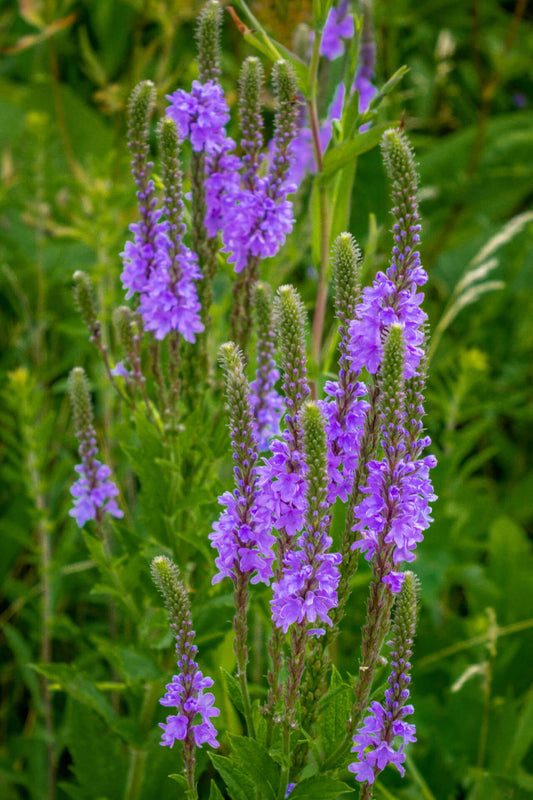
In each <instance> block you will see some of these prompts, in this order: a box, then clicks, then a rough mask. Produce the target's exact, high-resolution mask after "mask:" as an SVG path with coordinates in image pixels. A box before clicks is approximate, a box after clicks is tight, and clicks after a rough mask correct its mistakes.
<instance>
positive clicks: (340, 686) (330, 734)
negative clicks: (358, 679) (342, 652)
mask: <svg viewBox="0 0 533 800" xmlns="http://www.w3.org/2000/svg"><path fill="white" fill-rule="evenodd" d="M352 704H353V689H352V688H351V687H350V686H348V684H346V683H345V682H344V681H343V680H342V677H341V675H340V674H339V672H338V670H337V669H336V668H335V667H333V670H332V674H331V681H330V685H329V690H328V692H327V694H326V695H325V696H324V697H323V698H322V700H321V703H320V715H319V718H318V723H317V729H318V731H319V734H320V739H321V744H322V748H323V750H324V753H325V755H326V757H327V756H328V755H330V754H331V753H334V752H335V750H336V749H337V747H338V745H339V743H340V740H341V739H343V738H344V736H345V735H346V721H347V720H348V717H349V716H350V711H351V708H352Z"/></svg>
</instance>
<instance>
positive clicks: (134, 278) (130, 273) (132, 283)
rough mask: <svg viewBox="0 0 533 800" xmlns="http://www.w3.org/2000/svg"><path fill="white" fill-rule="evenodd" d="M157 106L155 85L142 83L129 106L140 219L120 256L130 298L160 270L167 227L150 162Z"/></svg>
mask: <svg viewBox="0 0 533 800" xmlns="http://www.w3.org/2000/svg"><path fill="white" fill-rule="evenodd" d="M154 104H155V87H154V84H153V83H152V82H151V81H143V82H142V83H139V84H138V86H136V87H135V89H134V90H133V93H132V96H131V99H130V103H129V117H128V147H129V149H130V151H131V154H132V157H133V158H132V162H131V168H132V173H133V177H134V180H135V183H136V185H137V201H138V204H139V213H140V217H141V218H140V221H139V222H138V223H135V224H133V225H130V230H131V231H132V233H133V234H134V238H133V241H131V240H130V241H128V242H126V246H125V248H124V251H123V252H122V253H121V256H122V259H123V262H124V269H123V271H122V274H121V276H120V277H121V280H122V285H123V286H124V288H125V289H126V290H127V294H126V297H127V298H129V297H132V296H133V295H134V294H135V292H143V291H145V290H146V286H147V283H148V279H149V277H150V275H151V274H152V271H153V270H154V269H155V268H156V267H157V258H158V251H159V249H160V247H163V248H164V246H165V239H164V234H165V232H166V230H167V225H166V223H165V222H162V221H161V216H162V213H163V212H162V210H161V209H157V207H156V206H157V198H156V196H155V187H154V182H153V180H152V179H151V177H150V175H151V172H152V167H153V163H152V162H151V161H149V160H148V154H149V145H148V124H149V121H150V117H151V114H152V111H153V108H154Z"/></svg>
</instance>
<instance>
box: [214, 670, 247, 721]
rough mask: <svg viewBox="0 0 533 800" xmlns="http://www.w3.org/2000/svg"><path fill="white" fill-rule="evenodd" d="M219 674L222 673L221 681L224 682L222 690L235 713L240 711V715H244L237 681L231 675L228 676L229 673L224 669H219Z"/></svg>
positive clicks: (239, 686)
mask: <svg viewBox="0 0 533 800" xmlns="http://www.w3.org/2000/svg"><path fill="white" fill-rule="evenodd" d="M220 672H221V673H222V680H223V681H224V688H225V689H226V693H227V695H228V697H229V698H230V700H231V702H232V703H233V705H234V706H235V708H236V709H237V711H240V712H241V714H244V703H243V699H242V691H241V685H240V683H239V681H238V680H237V678H235V677H234V676H233V675H230V673H229V672H228V671H227V670H225V669H224V667H220Z"/></svg>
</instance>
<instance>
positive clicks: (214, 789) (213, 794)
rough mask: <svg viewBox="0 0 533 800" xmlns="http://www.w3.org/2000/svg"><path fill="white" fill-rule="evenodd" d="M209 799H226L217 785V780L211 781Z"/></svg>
mask: <svg viewBox="0 0 533 800" xmlns="http://www.w3.org/2000/svg"><path fill="white" fill-rule="evenodd" d="M209 800H224V797H223V796H222V792H221V791H220V789H219V788H218V786H217V785H216V783H215V781H211V788H210V790H209Z"/></svg>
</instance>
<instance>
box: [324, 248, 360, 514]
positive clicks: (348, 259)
mask: <svg viewBox="0 0 533 800" xmlns="http://www.w3.org/2000/svg"><path fill="white" fill-rule="evenodd" d="M360 259H361V253H360V250H359V248H358V247H357V244H356V242H355V240H354V239H353V237H352V236H351V235H350V234H349V233H341V234H340V236H338V237H337V239H336V241H335V245H334V248H333V274H334V283H335V310H336V312H337V319H338V320H339V351H340V358H339V379H338V381H326V385H325V392H326V394H327V395H328V400H327V401H325V402H323V403H322V410H323V412H324V414H325V415H326V418H327V434H328V472H329V475H330V483H329V496H328V499H329V501H330V502H332V503H333V502H334V501H335V499H336V498H337V497H340V498H341V499H342V500H343V501H344V502H346V500H347V498H348V494H349V492H350V489H351V486H352V483H353V475H354V471H355V468H356V466H357V456H358V450H359V439H360V437H361V434H362V431H363V425H364V421H365V413H366V410H367V408H368V403H367V402H366V401H364V400H361V399H360V398H362V397H363V396H364V395H366V393H367V388H366V385H365V384H364V382H362V381H359V380H357V378H358V377H359V376H358V373H357V372H354V370H353V369H352V365H351V360H350V358H349V354H348V346H349V336H348V328H349V324H350V322H351V320H352V319H353V318H354V316H355V308H356V305H357V300H358V297H359V262H360Z"/></svg>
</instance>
